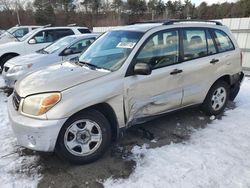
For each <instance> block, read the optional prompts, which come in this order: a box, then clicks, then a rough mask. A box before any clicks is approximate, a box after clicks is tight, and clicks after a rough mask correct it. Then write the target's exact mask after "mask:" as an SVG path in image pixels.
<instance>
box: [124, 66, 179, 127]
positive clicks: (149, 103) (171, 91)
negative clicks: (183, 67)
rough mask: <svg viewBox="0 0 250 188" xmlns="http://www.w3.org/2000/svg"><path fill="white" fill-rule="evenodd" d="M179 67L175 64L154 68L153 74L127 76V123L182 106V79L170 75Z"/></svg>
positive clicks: (125, 92)
mask: <svg viewBox="0 0 250 188" xmlns="http://www.w3.org/2000/svg"><path fill="white" fill-rule="evenodd" d="M176 67H178V65H173V66H170V67H164V68H160V69H156V70H153V72H152V74H151V75H147V76H143V75H135V76H129V77H126V78H125V85H124V90H125V91H124V101H125V102H124V103H125V111H126V118H127V124H130V123H131V122H136V120H137V119H139V118H144V117H148V116H154V115H159V114H162V113H165V112H167V111H169V110H170V109H177V108H179V107H180V106H181V100H182V96H183V91H182V80H183V77H182V75H181V74H179V75H170V72H171V71H172V70H173V69H175V68H176Z"/></svg>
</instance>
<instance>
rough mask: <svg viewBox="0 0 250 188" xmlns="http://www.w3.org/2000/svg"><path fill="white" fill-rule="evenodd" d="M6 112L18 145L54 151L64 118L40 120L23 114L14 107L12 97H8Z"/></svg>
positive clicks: (37, 149)
mask: <svg viewBox="0 0 250 188" xmlns="http://www.w3.org/2000/svg"><path fill="white" fill-rule="evenodd" d="M8 113H9V119H10V124H11V127H12V129H13V132H14V134H15V135H16V138H17V141H18V144H19V145H21V146H23V147H26V148H29V149H32V150H36V151H44V152H52V151H54V149H55V145H56V141H57V137H58V134H59V132H60V129H61V127H62V125H63V124H64V122H65V121H66V119H58V120H40V119H33V118H30V117H26V116H23V115H21V114H20V113H18V112H17V111H16V110H15V109H14V106H13V103H12V97H9V99H8Z"/></svg>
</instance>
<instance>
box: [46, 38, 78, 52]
mask: <svg viewBox="0 0 250 188" xmlns="http://www.w3.org/2000/svg"><path fill="white" fill-rule="evenodd" d="M75 39H76V38H75V37H65V38H62V39H60V40H58V41H56V42H54V43H52V44H51V45H49V46H47V47H46V48H44V49H43V51H45V52H46V53H48V54H52V53H54V52H56V51H57V50H58V49H60V48H63V47H67V46H68V45H70V44H71V43H72V41H74V40H75Z"/></svg>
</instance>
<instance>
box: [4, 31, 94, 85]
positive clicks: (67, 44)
mask: <svg viewBox="0 0 250 188" xmlns="http://www.w3.org/2000/svg"><path fill="white" fill-rule="evenodd" d="M97 37H98V34H82V35H71V36H67V37H64V38H61V39H59V40H58V41H56V42H54V43H52V44H51V45H49V46H47V47H45V48H42V49H41V50H38V51H36V52H34V53H31V54H27V55H22V56H18V57H16V58H12V59H10V60H9V61H8V62H7V63H5V65H4V68H3V72H2V74H3V78H4V79H5V83H6V85H7V86H8V87H10V88H13V87H14V84H15V82H16V81H17V80H18V79H20V78H21V77H24V76H25V75H27V74H29V73H30V72H32V71H35V70H38V69H42V68H44V67H46V66H49V65H52V64H55V63H61V62H63V61H66V60H70V59H73V58H76V57H78V56H79V55H80V53H82V52H83V51H84V50H86V49H87V47H88V46H90V45H91V44H92V43H93V42H94V41H95V39H96V38H97Z"/></svg>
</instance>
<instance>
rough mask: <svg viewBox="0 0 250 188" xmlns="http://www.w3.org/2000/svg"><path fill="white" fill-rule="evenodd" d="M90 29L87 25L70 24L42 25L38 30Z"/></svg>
mask: <svg viewBox="0 0 250 188" xmlns="http://www.w3.org/2000/svg"><path fill="white" fill-rule="evenodd" d="M73 28H75V29H89V28H87V27H79V26H74V27H69V26H60V27H41V28H38V29H37V31H38V30H52V29H73Z"/></svg>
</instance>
